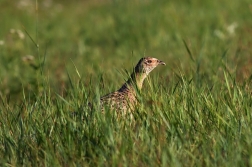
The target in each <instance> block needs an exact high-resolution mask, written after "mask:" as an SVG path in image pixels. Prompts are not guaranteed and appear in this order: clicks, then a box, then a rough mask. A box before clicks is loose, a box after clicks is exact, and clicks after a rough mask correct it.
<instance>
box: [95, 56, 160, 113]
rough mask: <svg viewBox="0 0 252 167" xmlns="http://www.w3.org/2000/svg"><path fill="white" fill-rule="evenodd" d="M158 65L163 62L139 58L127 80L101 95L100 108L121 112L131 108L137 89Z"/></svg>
mask: <svg viewBox="0 0 252 167" xmlns="http://www.w3.org/2000/svg"><path fill="white" fill-rule="evenodd" d="M158 65H165V63H164V62H163V61H160V60H158V59H156V58H152V57H144V58H141V59H140V60H139V62H138V63H137V65H136V67H135V68H134V70H133V73H132V74H131V76H130V78H129V79H128V81H127V82H126V83H125V84H123V86H122V87H121V88H120V89H119V90H117V91H115V92H113V93H110V94H107V95H105V96H103V97H101V99H100V106H101V110H102V111H104V108H109V109H112V110H116V111H122V112H123V113H125V112H127V111H130V110H132V109H133V108H134V106H135V105H136V103H137V98H136V96H137V91H138V90H141V88H142V85H143V81H144V79H145V78H146V77H147V76H148V74H149V73H150V72H151V71H152V70H153V69H154V68H156V67H157V66H158Z"/></svg>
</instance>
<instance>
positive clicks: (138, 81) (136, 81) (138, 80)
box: [127, 72, 147, 90]
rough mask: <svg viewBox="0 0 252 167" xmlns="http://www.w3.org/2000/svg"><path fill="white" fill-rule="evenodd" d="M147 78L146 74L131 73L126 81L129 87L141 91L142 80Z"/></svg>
mask: <svg viewBox="0 0 252 167" xmlns="http://www.w3.org/2000/svg"><path fill="white" fill-rule="evenodd" d="M146 77H147V74H146V73H136V72H133V73H132V74H131V76H130V78H129V79H128V81H127V85H129V86H130V87H136V88H137V89H138V90H141V89H142V86H143V82H144V79H145V78H146Z"/></svg>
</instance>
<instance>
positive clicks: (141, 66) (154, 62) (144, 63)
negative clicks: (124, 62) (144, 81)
mask: <svg viewBox="0 0 252 167" xmlns="http://www.w3.org/2000/svg"><path fill="white" fill-rule="evenodd" d="M158 65H166V64H165V62H163V61H161V60H158V59H156V58H153V57H143V58H141V59H140V60H139V62H138V63H137V65H136V67H135V73H144V74H146V75H148V74H149V73H150V72H151V71H152V70H153V69H154V68H156V67H157V66H158Z"/></svg>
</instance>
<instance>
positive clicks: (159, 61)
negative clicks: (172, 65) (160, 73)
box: [158, 60, 166, 65]
mask: <svg viewBox="0 0 252 167" xmlns="http://www.w3.org/2000/svg"><path fill="white" fill-rule="evenodd" d="M158 64H161V65H166V64H165V62H163V61H161V60H158Z"/></svg>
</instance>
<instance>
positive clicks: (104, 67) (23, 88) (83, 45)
mask: <svg viewBox="0 0 252 167" xmlns="http://www.w3.org/2000/svg"><path fill="white" fill-rule="evenodd" d="M0 9H1V17H0V22H1V26H0V59H1V61H0V93H1V95H3V96H8V97H9V98H10V99H12V100H13V101H16V100H19V99H20V98H21V99H22V94H23V93H32V94H33V93H35V94H38V93H39V92H40V91H41V90H42V89H43V82H44V81H43V79H45V78H46V82H48V83H49V85H50V87H51V89H52V90H53V91H55V92H57V93H59V94H61V95H64V94H65V92H66V90H67V89H68V88H69V78H68V74H69V76H70V77H71V78H72V79H73V81H77V80H78V76H77V73H76V69H77V70H78V72H79V73H80V75H81V78H82V80H81V82H84V83H85V84H86V85H87V86H89V85H88V84H89V82H90V80H93V83H97V85H98V83H99V82H100V80H101V78H102V79H103V80H102V82H103V83H102V85H103V86H104V87H101V86H100V88H102V93H105V92H109V91H111V90H114V89H116V88H118V87H119V86H120V85H121V84H122V83H123V79H124V78H123V77H122V74H121V71H123V70H124V69H126V70H128V71H131V69H132V68H133V66H134V65H135V64H136V63H137V61H138V60H139V58H140V57H143V56H152V57H156V58H159V59H161V60H163V61H165V62H166V64H167V66H166V67H165V68H158V69H157V72H155V73H156V74H152V75H160V76H162V77H163V78H164V79H163V80H162V81H161V82H163V83H164V84H168V83H169V81H170V78H171V76H172V75H173V74H174V73H180V72H181V71H182V72H183V73H185V74H186V75H189V76H190V75H191V74H192V73H195V72H197V73H198V74H200V75H201V76H203V78H206V79H207V81H208V82H211V80H213V79H216V78H217V79H221V80H222V79H223V75H222V71H221V69H220V64H221V63H223V62H224V63H225V65H226V68H227V69H228V70H229V71H230V73H232V74H233V75H234V76H235V77H236V78H237V81H239V82H241V83H242V82H243V81H245V80H247V79H249V77H250V76H251V71H252V70H251V63H252V58H251V54H252V47H251V42H252V39H251V35H252V19H251V18H252V17H251V16H252V2H251V1H250V0H242V1H240V0H233V1H229V0H222V1H212V0H206V1H200V0H191V1H187V0H179V1H175V0H158V1H154V0H136V1H121V0H114V1H112V0H111V1H110V0H95V1H92V0H86V1H80V0H75V1H71V2H70V1H59V0H44V1H35V0H20V1H7V0H1V1H0ZM183 41H184V42H183ZM184 43H186V45H187V46H188V48H189V50H190V52H191V56H190V55H189V54H188V51H187V49H186V47H185V44H184ZM94 85H95V84H94ZM92 86H93V85H92ZM103 88H104V89H103Z"/></svg>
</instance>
